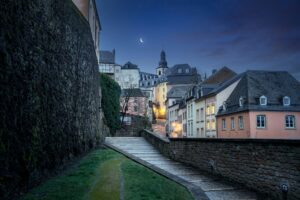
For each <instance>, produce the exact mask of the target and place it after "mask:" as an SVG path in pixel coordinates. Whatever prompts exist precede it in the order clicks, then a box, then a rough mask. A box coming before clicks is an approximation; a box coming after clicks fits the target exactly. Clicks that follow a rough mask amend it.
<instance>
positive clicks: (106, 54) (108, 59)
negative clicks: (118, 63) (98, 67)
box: [100, 50, 115, 64]
mask: <svg viewBox="0 0 300 200" xmlns="http://www.w3.org/2000/svg"><path fill="white" fill-rule="evenodd" d="M100 63H103V64H115V50H113V51H100Z"/></svg>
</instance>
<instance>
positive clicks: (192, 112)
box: [186, 99, 197, 138]
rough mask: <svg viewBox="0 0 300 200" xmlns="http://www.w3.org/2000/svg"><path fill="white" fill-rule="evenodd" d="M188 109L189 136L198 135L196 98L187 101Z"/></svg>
mask: <svg viewBox="0 0 300 200" xmlns="http://www.w3.org/2000/svg"><path fill="white" fill-rule="evenodd" d="M186 111H187V137H191V138H193V137H197V133H196V126H195V124H196V109H195V101H194V99H192V100H190V101H187V102H186Z"/></svg>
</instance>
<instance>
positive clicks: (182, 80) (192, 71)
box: [166, 64, 201, 85]
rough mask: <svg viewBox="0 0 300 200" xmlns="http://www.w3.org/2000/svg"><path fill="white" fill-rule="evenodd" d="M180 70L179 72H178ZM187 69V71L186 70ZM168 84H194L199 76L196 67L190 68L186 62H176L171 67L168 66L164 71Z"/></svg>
mask: <svg viewBox="0 0 300 200" xmlns="http://www.w3.org/2000/svg"><path fill="white" fill-rule="evenodd" d="M179 69H180V70H181V73H180V72H179ZM187 69H188V72H186V70H187ZM166 77H167V81H168V85H180V84H195V83H196V82H198V81H199V80H200V79H201V78H200V76H199V74H197V69H196V68H192V67H191V66H190V65H188V64H177V65H174V66H173V67H172V68H169V69H168V70H167V72H166Z"/></svg>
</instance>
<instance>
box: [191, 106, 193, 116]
mask: <svg viewBox="0 0 300 200" xmlns="http://www.w3.org/2000/svg"><path fill="white" fill-rule="evenodd" d="M191 117H193V104H192V105H191Z"/></svg>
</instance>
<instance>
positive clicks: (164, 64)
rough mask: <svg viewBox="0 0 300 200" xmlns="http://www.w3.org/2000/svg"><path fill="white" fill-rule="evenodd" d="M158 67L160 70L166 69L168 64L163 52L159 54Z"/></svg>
mask: <svg viewBox="0 0 300 200" xmlns="http://www.w3.org/2000/svg"><path fill="white" fill-rule="evenodd" d="M159 67H162V68H167V67H168V63H167V61H166V53H165V51H164V50H162V51H161V53H160V61H159Z"/></svg>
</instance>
